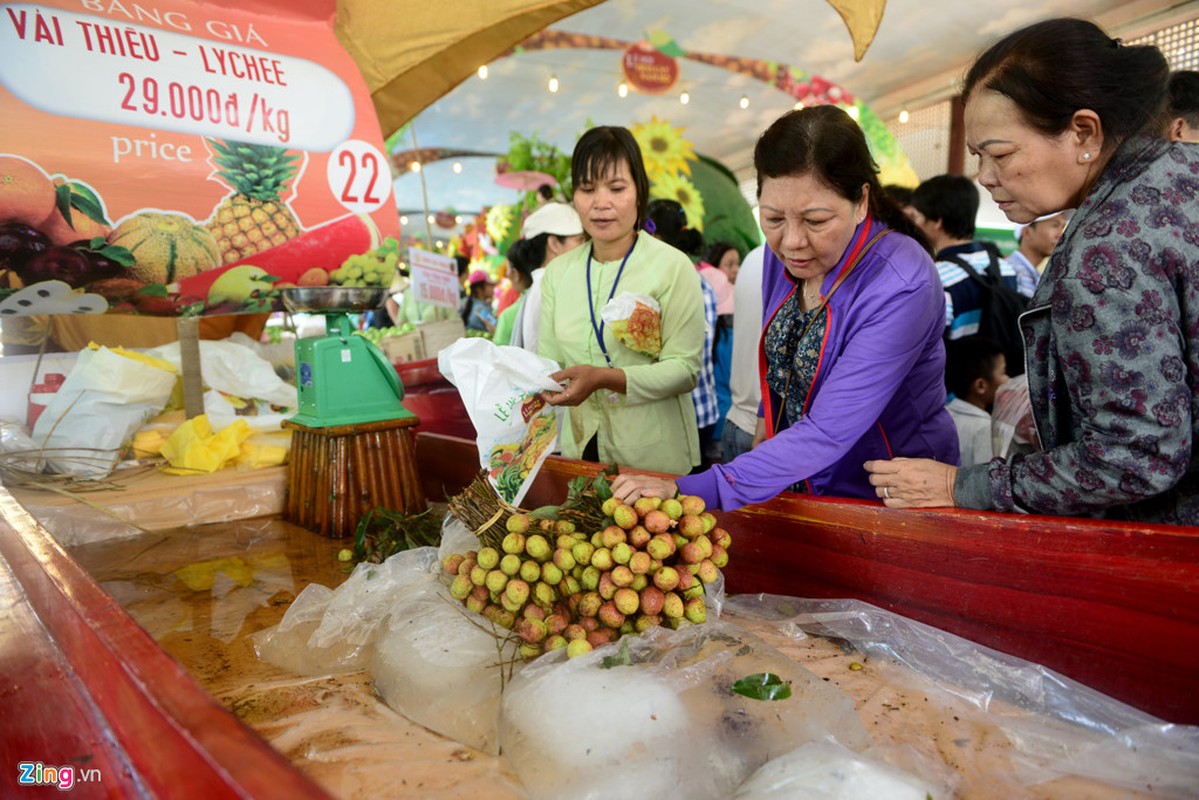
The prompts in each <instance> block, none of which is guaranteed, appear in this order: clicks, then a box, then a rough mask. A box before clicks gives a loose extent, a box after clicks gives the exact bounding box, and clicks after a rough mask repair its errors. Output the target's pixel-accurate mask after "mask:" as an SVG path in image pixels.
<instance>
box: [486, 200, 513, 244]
mask: <svg viewBox="0 0 1199 800" xmlns="http://www.w3.org/2000/svg"><path fill="white" fill-rule="evenodd" d="M511 229H512V207H511V206H507V205H497V206H492V207H491V208H489V209H488V210H487V235H488V236H490V237H491V240H492V241H493V242H502V241H504V239H506V238H508V234H509V233H511V232H512V230H511Z"/></svg>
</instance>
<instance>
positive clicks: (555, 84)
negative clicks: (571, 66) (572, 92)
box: [549, 75, 558, 93]
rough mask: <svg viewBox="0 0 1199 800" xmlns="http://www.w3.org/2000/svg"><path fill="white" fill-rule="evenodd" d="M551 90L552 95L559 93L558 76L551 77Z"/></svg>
mask: <svg viewBox="0 0 1199 800" xmlns="http://www.w3.org/2000/svg"><path fill="white" fill-rule="evenodd" d="M549 89H550V92H551V93H552V92H556V91H558V76H557V75H551V76H550V82H549Z"/></svg>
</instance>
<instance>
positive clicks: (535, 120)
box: [339, 0, 1199, 212]
mask: <svg viewBox="0 0 1199 800" xmlns="http://www.w3.org/2000/svg"><path fill="white" fill-rule="evenodd" d="M353 2H354V0H341V5H343V6H344V5H351V6H352V5H353ZM365 3H366V5H375V4H381V5H385V6H386V5H388V4H387V3H383V2H382V0H365ZM394 5H395V4H394V3H392V4H390V6H391V7H392V8H394ZM404 5H408V4H407V3H405V4H404ZM461 5H462V6H463V7H465V6H468V5H474V4H468V3H462V4H461ZM478 5H479V7H480V8H481V9H488V8H491V9H497V8H498V7H499V6H504V7H505V8H504V13H511V12H512V10H513V7H516V6H529V7H533V8H532V11H530V12H529V13H528V14H526V15H524V16H522V17H521V18H520V20H519V22H517V23H513V24H512V25H510V26H508V27H505V28H504V31H506V32H507V33H508V34H513V33H515V34H516V38H518V39H520V40H523V38H524V37H525V36H526V35H531V34H532V33H534V32H536V31H537V30H540V29H541V28H545V27H548V28H550V29H552V30H555V31H562V32H567V33H572V34H580V35H582V36H583V37H586V36H594V37H606V38H608V39H617V40H622V41H628V42H634V41H637V40H639V39H642V38H644V37H645V35H646V34H647V33H648V32H651V31H661V32H664V33H666V34H669V35H670V36H671V37H672V38H673V39H674V40H675V42H677V43H678V45H679V46H680V47H681V48H683V50H686V51H688V52H702V53H710V54H718V55H726V56H740V57H746V58H754V59H761V60H764V61H775V62H780V63H784V64H788V65H790V66H793V67H798V68H800V69H802V70H804V71H805V72H807V73H814V74H816V75H820V76H822V77H823V78H825V79H828V80H830V81H832V82H834V83H836V84H839V85H840V86H842V87H844V88H845V89H846V90H848V91H849V92H851V93H852V94H854V95H856V96H857V97H859V98H861V99H862V101H863V102H864V103H866V104H867V105H869V106H870V107H872V108H873V109H874V110H875V111H876V112H877V113H880V114H881V115H883V117H884V118H887V117H889V116H893V115H894V114H895V113H896V112H897V111H898V110H899V108H901V107H904V106H906V105H907V104H908V103H912V107H913V108H917V107H919V105H920V104H928V103H929V102H931V101H935V100H939V99H942V98H944V97H947V96H949V95H950V94H952V93H953V89H954V87H956V85H957V84H958V82H959V80H960V77H961V71H962V70H963V67H964V65H966V64H967V63H968V62H969V61H970V59H971V58H972V57H973V56H974V54H976V53H977V52H978V51H979V49H980V48H982V47H984V46H985V45H986V44H987V43H988V42H990V41H992V40H994V39H995V38H997V37H998V36H1000V35H1002V34H1003V33H1005V32H1008V31H1010V30H1013V29H1015V28H1017V27H1019V26H1021V25H1024V24H1028V23H1030V22H1034V21H1036V20H1039V19H1044V18H1048V17H1053V16H1065V15H1078V16H1088V17H1090V18H1093V19H1096V20H1097V21H1098V22H1100V23H1101V24H1103V25H1104V26H1105V27H1106V28H1107V29H1108V30H1109V31H1112V32H1113V33H1114V34H1116V35H1123V36H1125V37H1128V36H1135V35H1140V34H1142V33H1144V32H1146V31H1147V30H1149V29H1150V28H1149V27H1148V26H1150V25H1153V26H1158V25H1163V24H1170V23H1171V22H1173V21H1176V19H1177V18H1188V17H1193V16H1194V15H1195V12H1196V9H1197V8H1199V3H1197V2H1182V3H1180V2H1171V1H1170V0H1138V1H1137V2H1131V3H1129V2H1121V1H1120V0H989V2H987V3H973V2H961V1H960V0H953V1H951V2H930V1H929V0H887V3H886V9H885V13H884V15H883V19H882V22H881V25H880V26H879V29H878V32H877V35H876V37H875V38H874V40H873V42H872V43H871V44H870V47H869V49H868V50H867V52H866V53H865V57H864V58H863V59H862V60H861V61H855V59H854V42H853V41H852V40H851V37H850V35H849V33H848V32H847V30H846V26H845V23H844V22H843V21H842V19H841V17H840V16H839V14H838V13H837V11H836V10H835V9H834V8H833V7H832V6H831V5H829V4H828V3H827V2H826V0H724V2H710V3H696V2H694V0H652V1H647V0H608V2H604V3H599V4H593V3H588V2H574V3H545V2H542V3H524V4H521V3H512V2H508V3H497V2H494V0H493V2H485V3H480V4H478ZM458 6H459V4H457V3H456V4H455V14H453V15H447V14H436V15H435V16H436V17H438V19H437V24H439V25H442V26H454V25H457V24H458V21H459V19H460V18H467V17H469V16H470V15H469V14H465V13H464V14H459V13H457V12H458V10H459V8H458ZM572 6H573V7H574V8H568V7H572ZM588 6H590V7H588ZM577 9H582V10H577ZM576 10H577V13H575V11H576ZM342 13H343V11H342V9H341V8H339V29H341V28H357V29H358V30H361V27H362V25H361V23H362V22H363V20H362V19H361V18H360V19H359V20H358V22H359V23H360V24H359V25H357V26H354V25H343V21H342V19H341V18H340V15H341V14H342ZM479 13H480V14H486V13H490V12H486V11H480V12H479ZM500 13H501V12H500V11H498V10H497V11H496V14H500ZM563 14H566V16H562V15H563ZM1169 15H1173V18H1169V19H1167V17H1168V16H1169ZM430 16H434V15H433V14H432V13H430ZM498 18H499V17H498V16H497V17H495V19H498ZM542 20H548V21H546V22H542ZM348 21H350V22H352V20H348ZM505 24H506V23H505ZM497 25H499V24H498V23H497ZM405 27H408V28H409V29H410V30H412V31H414V33H412V35H411V40H409V39H406V38H405V32H404V31H405ZM500 27H502V25H500ZM392 28H393V30H392V31H391V32H390V35H389V36H383V35H382V34H380V33H379V32H377V31H376V32H374V33H373V34H372V35H371V36H370V37H364V38H362V39H361V40H360V41H359V42H358V44H356V45H354V46H352V47H351V53H352V54H353V55H354V56H355V57H356V58H357V59H358V60H359V63H360V64H362V65H363V71H364V74H365V75H366V77H367V81H368V83H369V84H370V85H371V87H372V89H374V90H376V91H375V98H376V106H377V107H378V108H379V109H380V116H381V119H383V120H384V129H385V130H384V133H385V134H388V133H391V130H390V129H389V124H388V120H390V121H391V122H395V121H396V120H402V119H403V118H404V116H405V113H406V111H405V109H412V108H422V107H423V110H421V111H420V113H419V114H417V115H416V116H415V118H414V119H413V120H412V132H413V133H414V134H415V139H416V141H417V142H418V144H419V146H420V147H421V148H443V149H452V150H462V151H473V152H482V153H497V152H506V151H507V149H508V145H509V134H510V132H513V131H516V132H519V133H522V134H524V135H532V134H536V135H537V136H539V137H540V138H541V139H543V140H546V141H549V142H552V143H553V144H555V145H557V146H558V147H560V148H562V149H563V150H564V151H565V152H569V151H570V149H571V148H572V147H573V144H574V141H575V139H576V138H577V137H578V135H579V134H580V133H581V132H582V131H583V130H584V129H585V128H586V127H587V125H588V123H589V122H591V123H594V124H621V125H629V124H636V123H640V122H647V121H649V120H650V118H651V116H657V117H658V118H659V119H662V120H667V121H669V122H670V123H671V124H673V125H675V126H676V127H682V128H684V129H685V134H684V135H685V136H686V138H688V139H689V140H690V141H691V142H692V144H693V147H694V149H695V151H696V152H697V153H703V154H705V155H708V156H711V157H713V158H716V159H717V160H719V161H721V162H722V163H724V164H725V165H726V166H727V167H729V168H730V169H731V170H733V171H734V173H736V174H737V176H738V177H739V178H741V179H748V178H750V177H751V173H752V170H751V154H752V148H753V142H754V140H755V139H756V137H757V135H758V134H759V133H760V132H761V131H762V130H763V129H764V128H765V127H766V126H767V125H769V124H770V122H771V121H773V120H774V119H775V118H776V117H777V116H778V115H779V114H781V113H783V112H785V111H786V110H788V109H789V108H790V107H791V106H792V104H793V103H794V99H793V98H790V97H788V96H787V95H786V94H784V93H783V92H782V91H780V90H778V89H776V88H774V87H772V86H770V85H768V84H766V83H763V82H761V81H758V80H755V79H754V78H752V77H749V76H747V75H744V74H737V73H734V72H731V71H728V70H726V69H723V68H721V67H718V66H712V65H709V64H704V63H698V62H696V61H692V60H688V59H679V65H680V77H679V81H678V84H677V85H676V86H675V87H674V88H673V89H672V90H671V91H670V92H669V93H667V94H664V95H660V96H651V95H643V94H637V93H635V92H630V93H629V94H628V96H627V97H624V98H621V97H619V96H618V95H617V92H616V88H617V84H618V83H619V82H620V80H621V74H620V59H621V51H619V50H605V49H586V48H560V49H544V50H537V51H529V52H522V53H518V54H514V55H509V56H502V57H498V58H494V60H492V58H493V57H494V56H495V55H496V54H497V53H502V52H504V50H505V48H506V43H501V41H500V39H501V38H502V37H501V36H499V32H498V31H497V32H496V34H497V35H495V36H492V37H491V38H489V39H487V40H486V42H481V41H480V40H477V39H470V38H468V39H467V42H468V43H467V44H462V45H458V46H452V47H450V48H449V49H448V50H447V49H446V47H445V45H444V42H441V39H438V37H436V36H433V34H431V33H417V32H415V31H417V27H416V26H415V25H413V26H402V25H399V24H394V25H393V26H392ZM431 30H432V31H433V32H434V33H436V32H438V31H440V33H441V34H442V35H443V36H442V37H441V38H442V39H443V38H445V37H450V38H452V37H454V36H456V35H459V34H461V33H462V31H463V30H465V26H464V27H463V28H462V29H454V28H450V29H439V28H437V27H436V26H434V27H433V28H432V29H431ZM430 36H433V38H434V39H438V41H437V42H431V41H429V37H430ZM342 38H343V41H345V40H346V35H345V33H344V32H342ZM382 42H386V45H387V54H388V56H389V57H391V58H394V57H396V56H397V54H400V55H402V54H403V53H404V52H405V51H406V50H408V49H410V48H413V49H416V50H418V51H419V53H417V54H416V55H417V56H419V58H410V60H411V61H414V62H419V61H421V60H424V61H425V62H426V66H425V70H424V71H423V72H420V73H419V74H418V76H417V77H412V76H409V77H407V78H405V77H401V78H388V77H387V74H386V72H385V70H386V63H385V62H386V61H387V59H385V58H382V57H376V56H375V53H373V52H372V51H371V50H370V49H369V48H370V47H374V46H378V43H382ZM438 42H441V43H440V44H439V43H438ZM372 43H375V44H372ZM363 48H368V49H366V50H363ZM439 48H440V49H439ZM363 52H372V57H371V58H370V59H364V58H363V56H362V53H363ZM439 52H441V53H443V55H440V56H439V55H437V53H439ZM476 53H477V54H479V55H478V57H477V58H476V57H474V56H475V54H476ZM364 62H365V63H364ZM442 62H444V63H445V64H446V65H448V66H446V67H445V69H440V70H439V68H438V66H437V65H438V64H439V63H442ZM485 62H490V63H489V75H488V77H487V79H486V80H484V79H481V78H480V77H478V76H477V74H476V69H477V67H478V66H479V65H480V64H482V63H485ZM429 66H432V67H433V69H432V70H429V69H428V67H429ZM443 73H444V74H443ZM422 75H423V77H420V76H422ZM463 75H469V77H466V78H465V80H462V82H461V83H459V84H458V85H457V86H456V87H455V86H454V85H453V84H454V82H455V81H457V80H460V79H461V78H462V76H463ZM551 76H556V77H557V78H558V80H559V83H560V86H561V88H560V89H559V91H558V92H557V93H556V94H552V93H550V92H549V91H548V90H547V88H546V85H547V82H548V80H549V79H550V77H551ZM405 81H407V83H405ZM451 87H452V88H451ZM447 89H448V92H447V91H446V90H447ZM684 90H685V91H687V92H689V93H690V96H691V101H690V103H689V104H687V105H683V104H681V103H680V102H679V93H680V92H681V91H684ZM442 92H446V93H444V95H442V96H440V99H436V100H435V101H433V102H431V104H429V105H427V107H424V104H425V103H428V102H430V100H431V98H432V97H436V96H437V95H439V94H441V93H442ZM404 93H408V96H405V97H401V96H393V95H403V94H404ZM742 97H745V98H747V99H748V101H749V107H748V108H746V109H742V108H740V107H739V102H740V100H741V98H742ZM399 146H400V148H402V149H406V148H408V147H411V146H412V135H411V134H409V135H408V136H406V137H405V138H404V140H403V141H402V142H401V143H400V145H399ZM455 163H458V164H460V165H461V166H460V169H461V171H460V172H455V171H453V165H454V164H455ZM494 166H495V159H494V157H489V156H476V157H461V158H450V159H445V160H443V161H438V162H435V163H431V164H429V165H428V166H427V167H426V169H425V170H424V174H423V178H424V184H425V185H424V190H425V191H427V193H428V203H429V207H430V208H431V209H434V210H437V209H445V208H453V209H457V210H460V211H465V212H473V211H477V210H478V209H480V208H481V207H484V206H487V205H492V204H496V203H505V202H511V201H513V200H515V199H516V197H517V193H516V192H515V191H514V190H512V189H505V188H503V187H500V186H497V185H496V184H495V183H494V177H495V173H494ZM395 187H396V195H397V202H398V204H399V206H400V208H401V209H407V208H421V207H422V205H423V202H424V200H423V191H422V186H421V176H420V175H417V174H415V173H409V174H401V175H400V177H398V178H397V180H396V183H395Z"/></svg>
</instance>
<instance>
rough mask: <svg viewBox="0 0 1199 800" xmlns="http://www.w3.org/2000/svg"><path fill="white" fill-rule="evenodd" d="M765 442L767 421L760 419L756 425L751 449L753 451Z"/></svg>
mask: <svg viewBox="0 0 1199 800" xmlns="http://www.w3.org/2000/svg"><path fill="white" fill-rule="evenodd" d="M764 441H766V420H765V419H764V418H763V417H758V421H757V423H756V424H755V425H754V443H753V444H751V445H750V446H749V447H750V449H751V450H752V449H753V448H755V447H757V446H758V445H760V444H761V443H762V442H764Z"/></svg>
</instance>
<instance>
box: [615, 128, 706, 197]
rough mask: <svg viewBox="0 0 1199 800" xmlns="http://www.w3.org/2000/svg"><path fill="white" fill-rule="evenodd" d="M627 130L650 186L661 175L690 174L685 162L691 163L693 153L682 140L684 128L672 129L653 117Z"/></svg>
mask: <svg viewBox="0 0 1199 800" xmlns="http://www.w3.org/2000/svg"><path fill="white" fill-rule="evenodd" d="M630 130H631V131H632V133H633V138H635V139H636V140H637V144H638V145H640V147H641V157H642V158H643V159H644V160H645V171H646V173H648V175H649V179H650V182H651V183H655V182H657V180H658V179H659V178H661V177H662V176H665V175H678V174H679V173H680V172H682V173H684V174H686V175H690V174H691V165H690V164H688V163H687V162H688V161H694V160H695V153H694V152H693V151H692V149H691V142H689V141H687V140H686V139H684V138H683V131H684V130H685V129H684V128H675V127H673V126H671V124H670V123H669V122H666V121H665V120H660V119H658V118H657V116H653V117H651V118H650V121H649V122H646V123H644V124H642V125H633V126H632V127H631V128H630Z"/></svg>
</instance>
